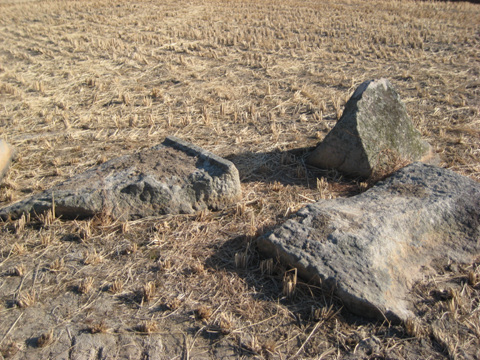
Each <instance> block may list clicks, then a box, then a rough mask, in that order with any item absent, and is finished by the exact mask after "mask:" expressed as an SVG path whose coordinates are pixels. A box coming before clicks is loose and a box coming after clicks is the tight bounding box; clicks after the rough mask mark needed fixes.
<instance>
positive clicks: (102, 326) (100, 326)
mask: <svg viewBox="0 0 480 360" xmlns="http://www.w3.org/2000/svg"><path fill="white" fill-rule="evenodd" d="M88 331H89V332H90V333H91V334H105V333H107V332H108V331H109V327H108V326H107V323H106V321H105V320H102V321H100V322H94V323H93V324H91V325H89V326H88Z"/></svg>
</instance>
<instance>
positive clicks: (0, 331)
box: [0, 0, 480, 359]
mask: <svg viewBox="0 0 480 360" xmlns="http://www.w3.org/2000/svg"><path fill="white" fill-rule="evenodd" d="M380 77H386V78H388V79H390V81H391V82H392V83H393V84H394V86H395V87H396V88H397V90H398V91H399V93H400V95H401V97H402V99H403V100H404V101H405V103H406V105H407V109H408V111H409V114H410V115H411V117H412V119H413V121H414V123H415V125H416V126H417V128H418V129H419V130H420V131H421V132H422V134H423V136H424V138H425V139H427V140H428V141H429V142H430V143H431V144H432V145H433V146H434V148H435V149H436V151H437V153H438V154H439V155H440V157H441V159H442V166H444V167H447V168H450V169H452V170H454V171H456V172H459V173H461V174H463V175H466V176H469V177H471V178H472V179H474V180H476V181H480V116H479V113H480V96H479V95H480V6H479V5H474V4H468V3H461V2H455V3H436V2H413V1H392V0H388V1H361V0H345V1H343V2H341V3H339V2H337V1H333V0H318V1H298V0H297V1H295V0H284V1H267V0H265V1H263V0H260V1H248V0H239V1H223V0H192V1H184V0H180V1H172V0H165V1H159V0H158V1H153V0H152V1H130V0H129V1H126V0H125V1H122V0H119V1H109V0H100V1H15V0H12V1H6V0H0V137H1V138H4V139H6V140H7V141H8V142H10V143H11V144H12V145H14V146H15V148H16V149H17V151H18V154H17V158H16V161H15V163H14V164H13V165H12V167H11V168H10V171H9V173H8V175H7V176H6V178H5V179H4V180H3V182H2V184H1V186H0V206H5V205H8V204H10V203H12V202H14V201H16V200H19V199H22V198H24V197H27V196H29V195H31V194H33V193H37V192H39V191H41V190H44V189H46V188H48V187H50V186H51V185H52V184H55V183H58V182H61V181H62V180H65V179H66V178H68V177H70V176H72V175H75V174H78V173H80V172H82V171H84V170H86V169H89V168H91V167H93V166H95V165H97V164H99V163H102V162H104V161H106V160H108V159H111V158H114V157H116V156H119V155H123V154H129V153H132V152H135V151H138V150H141V149H145V148H148V147H151V146H153V145H156V144H158V143H160V142H161V141H163V139H164V137H165V136H167V135H175V136H178V137H181V138H183V139H185V140H188V141H191V142H193V143H195V144H197V145H199V146H202V147H204V148H205V149H207V150H209V151H212V152H214V153H216V154H218V155H220V156H223V157H226V158H228V159H230V160H231V161H233V162H234V163H235V164H236V165H237V167H238V169H239V171H240V174H241V180H242V187H243V199H242V201H241V202H240V203H239V204H238V206H236V207H232V208H229V209H226V210H224V211H221V212H203V213H200V214H197V215H195V216H186V215H179V216H159V217H156V218H149V219H142V220H138V221H132V222H128V223H119V222H116V221H114V220H112V219H111V218H109V217H108V215H106V214H103V215H101V216H98V217H97V218H94V219H90V220H88V221H63V220H62V219H52V218H47V217H43V218H41V219H31V221H30V222H25V221H23V220H21V221H15V222H8V223H3V224H0V354H1V355H3V357H4V358H12V359H47V358H51V359H56V358H60V359H67V358H70V359H74V358H78V359H86V358H98V359H104V358H108V359H114V358H119V359H120V358H128V357H130V358H132V359H139V358H149V351H153V352H154V351H160V352H161V353H162V354H163V356H164V358H166V359H173V358H177V359H180V358H182V359H189V358H191V359H199V358H221V357H232V358H265V359H274V358H278V359H291V358H296V359H303V358H317V359H320V358H321V359H340V358H357V357H358V358H375V359H382V358H389V359H391V358H399V359H404V358H411V359H417V358H424V359H426V358H430V359H441V358H451V359H457V358H458V359H462V358H466V359H478V358H480V353H479V350H478V349H480V340H479V339H480V307H479V303H480V285H479V283H480V268H479V265H478V263H475V264H442V265H441V266H438V274H437V276H432V277H430V278H425V279H424V281H422V282H421V283H419V284H417V285H416V287H415V291H414V292H413V293H412V296H414V297H415V299H417V300H418V301H417V314H418V319H417V320H416V321H414V322H409V323H407V324H403V325H401V324H400V325H399V324H389V323H387V322H384V323H376V322H371V321H368V320H367V319H363V318H360V317H355V316H353V315H351V314H350V313H348V312H347V311H346V310H344V309H342V306H341V303H340V302H339V301H338V299H336V298H335V297H334V296H332V295H331V294H330V293H329V292H327V291H324V290H322V289H321V287H319V286H318V285H316V284H307V283H304V282H302V280H301V279H298V280H297V284H296V287H295V289H294V292H293V294H291V293H290V292H289V291H286V290H291V287H290V289H289V285H288V284H289V281H291V276H290V275H291V274H292V273H293V272H292V271H291V270H292V269H288V268H283V267H282V266H281V265H279V264H277V263H276V261H275V259H271V260H269V259H267V258H265V257H264V256H262V255H261V254H259V253H258V252H257V251H256V249H255V242H254V240H255V237H257V236H259V235H261V234H263V233H265V232H267V231H268V230H269V229H271V228H272V227H273V226H275V225H276V224H279V223H281V222H282V221H284V220H285V219H286V218H287V217H288V216H289V214H291V213H292V212H294V211H296V210H298V209H299V208H301V207H303V206H304V205H305V204H308V203H310V202H313V201H315V200H317V199H320V198H333V197H337V196H348V195H352V194H355V193H357V192H359V191H362V190H364V189H365V188H366V187H368V186H369V185H370V183H368V182H360V181H356V180H355V179H353V180H352V179H346V178H344V177H342V176H341V175H340V174H338V173H336V172H334V171H329V172H325V171H320V170H317V169H314V168H311V167H308V166H306V165H305V164H304V158H305V154H306V151H307V150H308V148H309V147H312V146H314V145H315V144H316V143H317V142H318V141H319V140H320V139H322V138H323V137H324V136H325V135H326V133H327V132H328V131H329V130H330V129H331V128H332V127H333V126H334V125H335V122H336V121H337V119H338V118H339V116H340V115H341V112H342V109H343V105H344V104H345V102H346V100H347V99H348V98H349V96H350V95H351V93H352V92H353V89H354V88H355V87H356V86H358V85H359V84H360V83H361V82H363V81H365V80H368V79H373V78H380ZM346 266H348V264H346ZM284 279H287V281H284ZM284 282H285V284H284ZM284 285H285V286H284ZM290 286H291V282H290ZM112 339H113V340H112ZM82 341H83V342H84V343H85V344H87V345H84V348H83V350H79V349H80V348H81V346H82V344H83V343H82ZM88 341H90V343H88ZM95 341H98V342H102V341H103V342H104V343H107V342H108V341H111V342H112V341H113V343H115V342H116V345H114V346H113V345H112V346H110V347H108V346H105V347H104V348H103V349H99V350H94V346H93V345H92V344H93V343H94V342H95ZM73 345H75V346H73ZM155 346H156V347H155ZM152 349H156V350H152ZM87 350H88V351H87ZM82 351H83V352H82ZM89 351H90V352H89ZM90 356H91V357H90ZM0 359H1V356H0Z"/></svg>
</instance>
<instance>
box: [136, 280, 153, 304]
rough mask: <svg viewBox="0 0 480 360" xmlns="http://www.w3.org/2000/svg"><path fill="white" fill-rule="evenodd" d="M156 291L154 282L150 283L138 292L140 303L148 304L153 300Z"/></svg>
mask: <svg viewBox="0 0 480 360" xmlns="http://www.w3.org/2000/svg"><path fill="white" fill-rule="evenodd" d="M156 290H157V286H156V285H155V282H153V281H150V282H148V283H146V284H145V285H143V286H142V287H141V288H140V289H139V290H138V294H139V296H140V298H141V299H142V302H145V303H149V302H150V301H152V300H153V298H154V296H155V292H156Z"/></svg>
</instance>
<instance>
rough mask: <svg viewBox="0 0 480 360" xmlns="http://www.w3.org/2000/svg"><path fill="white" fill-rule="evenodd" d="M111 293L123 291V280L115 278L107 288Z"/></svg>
mask: <svg viewBox="0 0 480 360" xmlns="http://www.w3.org/2000/svg"><path fill="white" fill-rule="evenodd" d="M108 291H110V292H111V293H112V294H118V293H121V292H122V291H123V281H122V280H115V281H114V282H113V283H112V284H111V285H110V286H109V288H108Z"/></svg>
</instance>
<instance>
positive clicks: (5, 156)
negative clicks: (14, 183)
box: [0, 140, 13, 180]
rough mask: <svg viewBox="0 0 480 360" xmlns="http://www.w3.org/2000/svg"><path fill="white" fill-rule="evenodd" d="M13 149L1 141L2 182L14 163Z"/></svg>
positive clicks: (0, 165)
mask: <svg viewBox="0 0 480 360" xmlns="http://www.w3.org/2000/svg"><path fill="white" fill-rule="evenodd" d="M12 156H13V151H12V148H11V147H10V146H9V145H8V144H7V143H6V142H5V141H4V140H0V180H2V179H3V177H4V176H5V174H6V173H7V170H8V168H9V166H10V163H11V162H12Z"/></svg>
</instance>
